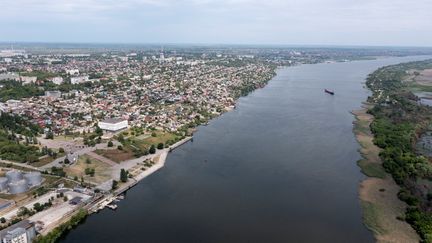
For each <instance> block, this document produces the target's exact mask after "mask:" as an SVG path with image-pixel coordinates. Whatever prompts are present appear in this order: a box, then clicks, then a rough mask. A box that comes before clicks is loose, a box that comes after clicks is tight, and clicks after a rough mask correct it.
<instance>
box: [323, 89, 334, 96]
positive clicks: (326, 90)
mask: <svg viewBox="0 0 432 243" xmlns="http://www.w3.org/2000/svg"><path fill="white" fill-rule="evenodd" d="M324 92H326V93H327V94H331V95H334V92H333V91H331V90H328V89H324Z"/></svg>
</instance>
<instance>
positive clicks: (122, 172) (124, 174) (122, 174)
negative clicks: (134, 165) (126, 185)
mask: <svg viewBox="0 0 432 243" xmlns="http://www.w3.org/2000/svg"><path fill="white" fill-rule="evenodd" d="M127 180H128V172H127V171H126V170H125V169H121V170H120V181H121V182H126V181H127Z"/></svg>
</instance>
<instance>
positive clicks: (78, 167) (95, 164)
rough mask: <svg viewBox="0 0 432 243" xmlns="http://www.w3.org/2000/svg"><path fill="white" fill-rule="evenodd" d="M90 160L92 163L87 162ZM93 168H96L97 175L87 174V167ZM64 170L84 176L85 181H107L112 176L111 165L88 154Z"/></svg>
mask: <svg viewBox="0 0 432 243" xmlns="http://www.w3.org/2000/svg"><path fill="white" fill-rule="evenodd" d="M87 159H89V160H90V164H88V163H87V162H86V160H87ZM86 168H91V169H94V170H95V175H94V176H93V177H92V176H90V175H86V174H85V169H86ZM64 171H65V172H66V173H67V174H68V175H69V176H72V177H75V176H76V177H78V178H81V177H83V178H84V180H85V181H90V182H94V183H102V182H104V181H107V180H109V179H110V178H111V166H110V165H108V164H106V163H104V162H102V161H100V160H97V159H95V158H92V157H90V156H88V155H86V154H85V155H82V156H80V158H79V159H78V162H77V163H75V164H74V165H71V166H69V167H66V168H65V169H64Z"/></svg>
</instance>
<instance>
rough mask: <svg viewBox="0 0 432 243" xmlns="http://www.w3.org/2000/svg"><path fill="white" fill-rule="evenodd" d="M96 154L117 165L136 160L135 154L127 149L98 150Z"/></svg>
mask: <svg viewBox="0 0 432 243" xmlns="http://www.w3.org/2000/svg"><path fill="white" fill-rule="evenodd" d="M94 152H95V153H96V154H99V155H102V156H104V157H106V158H108V159H110V160H112V161H114V162H117V163H120V162H122V161H126V160H130V159H133V158H135V156H134V153H133V152H132V151H130V150H126V149H123V150H118V149H97V150H95V151H94Z"/></svg>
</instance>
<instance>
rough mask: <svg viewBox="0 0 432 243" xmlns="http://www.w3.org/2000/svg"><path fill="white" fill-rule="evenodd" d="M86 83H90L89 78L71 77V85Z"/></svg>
mask: <svg viewBox="0 0 432 243" xmlns="http://www.w3.org/2000/svg"><path fill="white" fill-rule="evenodd" d="M88 81H90V80H89V76H79V77H71V84H80V83H85V82H88Z"/></svg>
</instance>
